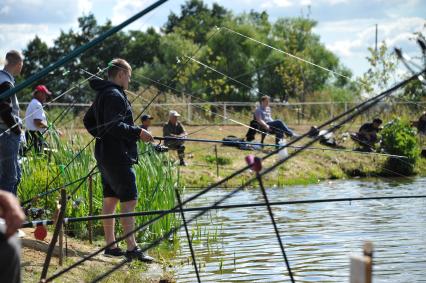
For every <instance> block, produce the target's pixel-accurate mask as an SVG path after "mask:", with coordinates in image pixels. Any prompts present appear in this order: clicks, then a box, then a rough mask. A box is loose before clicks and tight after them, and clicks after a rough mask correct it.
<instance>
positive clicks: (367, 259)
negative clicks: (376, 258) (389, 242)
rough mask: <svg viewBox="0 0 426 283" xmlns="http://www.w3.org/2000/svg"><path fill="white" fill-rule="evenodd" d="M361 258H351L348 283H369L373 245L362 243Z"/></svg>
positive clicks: (370, 280)
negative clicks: (362, 251) (362, 252)
mask: <svg viewBox="0 0 426 283" xmlns="http://www.w3.org/2000/svg"><path fill="white" fill-rule="evenodd" d="M363 250H364V254H363V256H352V257H351V267H350V268H351V273H350V274H351V278H350V283H371V282H372V280H373V279H372V277H373V276H372V275H373V244H372V243H371V242H369V241H367V242H365V243H364V247H363Z"/></svg>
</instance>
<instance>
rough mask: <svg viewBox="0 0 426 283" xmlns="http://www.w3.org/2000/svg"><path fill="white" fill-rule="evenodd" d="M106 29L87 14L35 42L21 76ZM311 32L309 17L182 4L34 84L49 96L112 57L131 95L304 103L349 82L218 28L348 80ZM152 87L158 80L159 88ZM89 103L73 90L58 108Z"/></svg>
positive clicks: (195, 0) (193, 0)
mask: <svg viewBox="0 0 426 283" xmlns="http://www.w3.org/2000/svg"><path fill="white" fill-rule="evenodd" d="M111 26H112V25H111V22H110V21H107V22H106V23H104V24H99V23H98V22H97V21H96V19H95V17H94V15H92V14H89V15H85V16H82V17H80V18H79V19H78V28H77V29H75V30H73V29H70V30H68V31H62V32H61V33H60V35H59V36H58V37H57V38H56V39H55V40H54V42H53V46H51V47H48V46H47V45H46V43H44V42H43V41H41V40H40V39H39V38H38V37H35V38H34V39H33V40H32V41H30V42H29V44H28V46H27V48H26V49H25V50H24V54H25V57H26V60H25V66H24V71H23V75H22V77H28V76H30V75H32V74H34V73H36V72H37V71H39V70H40V69H42V68H44V67H46V66H47V65H48V64H50V63H51V62H54V61H56V60H58V59H59V58H62V57H63V56H65V55H67V54H68V53H69V52H71V51H72V50H74V49H75V48H77V47H79V46H81V45H83V44H85V43H87V42H89V41H90V40H92V39H93V38H95V37H97V36H99V35H100V34H101V33H103V32H105V31H106V30H108V29H110V28H111ZM315 26H316V22H315V21H313V20H311V19H309V17H304V16H301V17H298V18H279V19H277V20H276V21H274V22H272V21H271V20H270V19H269V16H268V14H267V13H266V12H256V11H250V12H249V13H243V14H240V15H234V14H232V13H231V12H230V11H228V10H226V9H225V8H224V7H222V6H220V5H219V4H217V3H215V4H213V5H211V6H210V5H207V4H205V3H204V2H203V1H201V0H189V1H187V2H186V3H185V4H183V5H182V6H181V10H180V14H179V13H175V12H171V13H170V15H169V17H168V20H167V22H166V23H165V24H164V26H163V28H162V29H161V31H159V32H158V31H156V30H155V29H154V28H148V29H147V30H146V31H140V30H129V31H121V32H118V33H116V34H114V35H112V36H111V37H109V38H108V39H106V40H105V41H103V42H102V43H100V44H98V45H97V46H95V47H93V48H91V49H90V50H88V51H87V52H85V53H84V54H83V55H82V56H80V57H79V58H76V59H74V60H72V61H71V62H69V63H68V64H67V65H66V66H64V67H62V68H59V69H58V70H55V71H54V72H52V74H50V75H49V76H48V77H46V78H45V79H44V80H42V81H40V82H38V83H45V84H47V85H48V87H49V88H50V89H51V90H53V91H54V93H55V94H56V95H57V94H60V93H62V92H64V91H65V90H67V89H69V88H70V87H71V86H72V84H76V83H77V82H79V81H81V80H83V79H85V78H87V77H88V75H87V73H85V72H84V71H85V70H86V71H89V72H91V73H97V72H98V70H99V68H100V69H103V68H105V67H106V66H107V64H108V62H109V61H110V60H111V59H112V58H114V57H123V58H126V59H127V60H128V61H129V62H130V63H131V64H132V66H133V69H134V74H135V76H133V82H132V85H131V87H132V88H133V89H139V88H140V87H144V86H150V85H154V86H155V87H157V88H158V89H159V90H160V91H162V92H165V91H170V92H172V93H174V94H177V95H182V93H197V95H199V96H200V97H201V98H203V99H205V100H209V101H224V100H228V101H255V100H257V99H258V97H259V96H261V95H262V94H268V95H270V96H272V97H274V98H276V99H279V100H288V99H293V100H296V101H306V100H309V97H310V96H311V95H312V94H313V93H314V92H316V91H320V90H322V89H323V88H324V87H326V86H330V85H335V86H336V87H339V88H347V87H348V85H350V82H349V81H348V80H345V79H343V78H339V77H332V76H331V75H330V73H329V72H326V71H321V70H319V69H317V68H316V67H313V66H311V65H308V64H306V63H303V62H301V61H298V60H296V59H294V58H291V57H289V56H285V55H283V54H282V53H279V52H277V51H274V50H272V49H270V48H267V47H265V46H262V45H260V44H258V43H255V42H254V41H251V40H249V39H246V38H244V37H241V36H238V35H236V34H233V33H231V32H228V31H226V30H225V29H218V27H228V28H231V29H233V30H236V31H238V32H241V33H242V34H245V35H247V36H250V37H252V38H254V39H256V40H259V41H261V42H265V43H267V44H269V45H271V46H274V47H276V48H279V49H281V50H284V51H285V52H288V53H290V54H293V55H296V56H300V57H302V58H304V59H306V60H309V61H312V62H313V63H315V64H319V65H321V66H324V67H325V68H329V69H331V70H333V71H339V72H345V74H347V75H348V76H351V73H350V72H349V71H348V70H347V69H346V68H344V67H343V66H342V65H341V64H340V63H339V60H338V59H337V57H336V55H334V54H333V53H332V52H331V51H329V50H327V49H326V48H325V46H324V45H323V44H322V43H321V42H320V38H319V36H318V35H316V34H314V32H313V29H314V27H315ZM187 56H193V57H194V58H195V59H197V60H199V61H201V62H203V63H205V64H207V65H209V66H211V67H212V68H214V69H217V70H219V71H220V72H223V73H224V74H226V75H228V76H231V77H235V78H236V79H237V80H239V81H241V82H242V84H240V83H238V82H236V81H234V80H232V79H229V78H226V77H225V76H223V75H221V74H218V73H217V72H214V71H212V70H211V69H208V68H205V67H203V66H201V65H199V64H197V63H195V62H193V61H190V60H189V59H188V57H187ZM136 75H137V76H136ZM99 76H101V77H102V76H105V74H104V73H103V74H102V73H100V74H99ZM153 80H156V81H158V80H160V81H161V82H162V85H160V84H158V83H155V82H153ZM166 85H168V86H170V87H171V88H172V89H170V88H168V87H167V86H166ZM30 93H31V89H30V88H28V89H27V90H25V91H24V96H25V98H24V99H23V101H25V100H29V94H30ZM93 96H94V93H93V92H92V91H84V90H83V89H82V88H76V89H75V90H73V91H71V92H69V93H67V94H66V95H65V96H64V97H63V98H62V99H61V102H73V101H76V102H90V101H91V100H93Z"/></svg>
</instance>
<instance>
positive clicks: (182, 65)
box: [49, 31, 217, 193]
mask: <svg viewBox="0 0 426 283" xmlns="http://www.w3.org/2000/svg"><path fill="white" fill-rule="evenodd" d="M216 33H217V31H216V32H214V33H213V34H211V35H210V37H209V38H208V39H207V42H208V41H209V40H210V39H211V38H213V37H214V36H215V35H216ZM200 50H201V46H200V47H199V48H198V49H197V50H195V52H194V53H193V54H192V56H195V55H196V54H197V53H198V52H199V51H200ZM189 61H190V60H186V62H184V63H183V64H181V65H180V68H179V69H178V70H176V71H175V72H174V75H173V76H172V79H171V81H173V80H174V79H176V77H177V76H178V75H179V73H180V72H181V71H182V70H183V68H184V67H185V66H186V65H187V64H188V62H189ZM110 65H111V64H108V68H109V67H110ZM86 72H87V71H86ZM91 75H93V74H91ZM166 75H167V74H164V75H163V76H162V77H161V79H162V78H164V77H165V76H166ZM147 90H148V88H145V89H144V90H143V91H142V92H141V93H139V95H138V96H141V95H142V94H143V93H144V92H145V91H147ZM160 94H161V92H158V93H157V94H156V95H155V96H154V97H153V98H152V99H151V100H150V101H149V103H148V104H147V105H146V106H145V107H144V108H143V109H142V111H141V112H140V113H139V115H137V116H136V118H135V119H134V121H136V120H138V119H139V117H140V116H142V114H143V113H144V112H145V111H146V109H147V108H148V107H149V106H150V105H151V104H152V103H153V102H154V100H155V99H157V97H158V96H159V95H160ZM138 96H137V97H135V98H134V100H133V101H135V100H136V99H137V98H138ZM133 101H132V102H133ZM120 119H121V117H120ZM98 126H99V125H98ZM95 139H96V138H95V137H94V138H92V139H91V140H90V141H89V143H88V144H87V145H86V146H84V147H83V148H82V149H81V150H80V151H79V152H78V153H77V154H76V155H75V156H74V157H73V158H72V159H71V161H69V162H68V164H67V165H66V166H65V169H66V168H68V167H69V165H70V164H72V163H73V162H74V161H75V160H76V159H77V157H78V156H79V155H80V154H81V153H82V152H83V151H84V150H85V149H86V148H88V147H89V145H90V144H91V143H92V142H93V141H94V140H95ZM96 167H97V165H95V166H94V168H92V170H94V169H95V168H96ZM65 169H64V170H65ZM59 175H60V174H58V175H56V177H55V178H54V179H53V180H52V181H51V182H50V183H49V186H50V185H51V184H52V183H53V182H54V181H55V180H56V179H57V178H58V177H59ZM83 182H84V181H82V182H81V183H80V184H79V186H78V187H77V189H78V188H79V187H81V185H82V184H83ZM77 189H76V190H74V192H73V193H75V192H76V191H77Z"/></svg>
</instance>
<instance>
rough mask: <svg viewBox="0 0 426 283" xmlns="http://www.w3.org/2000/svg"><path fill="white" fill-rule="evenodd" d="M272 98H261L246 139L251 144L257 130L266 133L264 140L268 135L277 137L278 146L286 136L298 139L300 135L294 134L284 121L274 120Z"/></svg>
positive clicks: (263, 136) (263, 135)
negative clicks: (271, 105) (270, 103)
mask: <svg viewBox="0 0 426 283" xmlns="http://www.w3.org/2000/svg"><path fill="white" fill-rule="evenodd" d="M269 102H270V98H269V96H267V95H264V96H262V97H261V98H260V105H259V107H258V108H257V109H256V111H255V112H254V119H253V121H251V123H250V127H251V128H250V129H249V131H248V132H247V135H246V139H247V141H249V142H251V141H253V140H254V136H255V134H256V130H260V131H263V132H265V133H264V134H262V143H263V139H264V138H265V136H266V133H271V134H274V135H275V143H276V144H278V143H279V141H280V140H281V139H283V138H284V134H286V135H287V136H288V137H297V136H299V135H298V134H296V133H294V132H293V131H292V130H291V129H290V128H289V127H288V126H287V125H286V124H285V123H284V122H283V121H281V120H274V119H272V114H271V107H269Z"/></svg>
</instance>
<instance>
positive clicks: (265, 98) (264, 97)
mask: <svg viewBox="0 0 426 283" xmlns="http://www.w3.org/2000/svg"><path fill="white" fill-rule="evenodd" d="M268 99H271V98H270V97H269V96H268V95H264V96H262V97H261V98H260V102H263V101H265V100H268Z"/></svg>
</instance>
